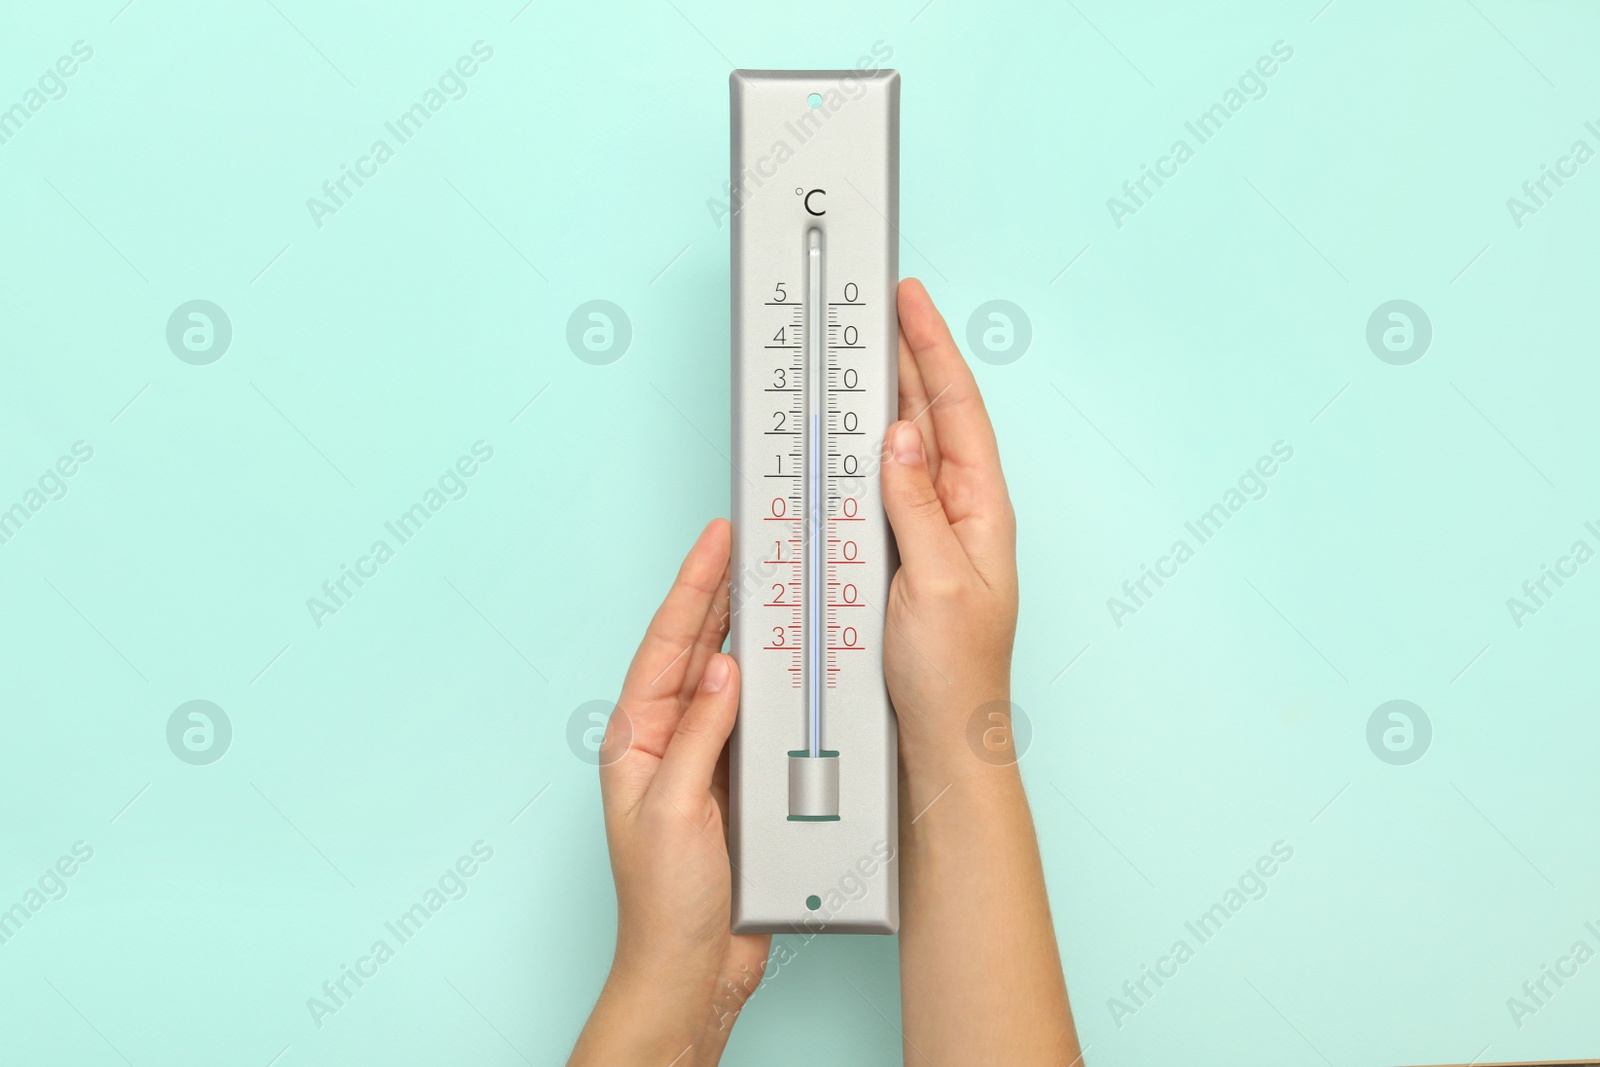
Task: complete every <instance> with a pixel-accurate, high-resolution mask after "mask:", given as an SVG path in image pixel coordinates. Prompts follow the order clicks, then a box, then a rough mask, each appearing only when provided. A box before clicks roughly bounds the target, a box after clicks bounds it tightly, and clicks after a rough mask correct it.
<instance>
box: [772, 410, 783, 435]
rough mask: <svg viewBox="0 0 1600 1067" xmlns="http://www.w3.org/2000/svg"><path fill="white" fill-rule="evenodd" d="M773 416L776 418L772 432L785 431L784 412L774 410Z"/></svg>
mask: <svg viewBox="0 0 1600 1067" xmlns="http://www.w3.org/2000/svg"><path fill="white" fill-rule="evenodd" d="M772 418H773V420H774V421H773V424H772V432H773V433H782V432H783V412H781V411H774V412H773V413H772Z"/></svg>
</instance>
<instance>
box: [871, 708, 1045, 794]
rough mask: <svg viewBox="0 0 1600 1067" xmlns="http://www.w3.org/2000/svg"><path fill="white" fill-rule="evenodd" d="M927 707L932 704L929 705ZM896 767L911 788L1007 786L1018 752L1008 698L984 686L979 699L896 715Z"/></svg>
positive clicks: (911, 710)
mask: <svg viewBox="0 0 1600 1067" xmlns="http://www.w3.org/2000/svg"><path fill="white" fill-rule="evenodd" d="M930 703H931V702H930ZM899 741H900V766H901V769H902V771H903V772H904V774H905V776H906V778H907V779H908V780H910V781H912V782H913V783H917V782H935V783H937V784H936V788H943V786H944V784H945V783H948V782H952V781H967V780H973V781H976V782H997V781H1005V780H1008V779H1009V778H1010V777H1012V776H1015V774H1016V764H1017V760H1018V752H1017V749H1016V738H1015V736H1014V723H1013V708H1012V704H1011V701H1010V692H1009V690H1008V689H1007V688H1005V687H1003V686H985V687H983V688H982V690H981V692H980V693H979V694H978V695H970V696H969V695H962V696H947V695H944V694H941V695H940V698H939V699H938V701H937V706H919V707H915V708H910V709H906V710H905V711H904V712H903V713H902V714H900V715H899Z"/></svg>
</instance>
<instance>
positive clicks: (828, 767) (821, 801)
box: [789, 751, 839, 822]
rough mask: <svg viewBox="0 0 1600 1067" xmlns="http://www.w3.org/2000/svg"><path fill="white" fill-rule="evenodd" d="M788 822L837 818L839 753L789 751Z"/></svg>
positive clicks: (826, 820)
mask: <svg viewBox="0 0 1600 1067" xmlns="http://www.w3.org/2000/svg"><path fill="white" fill-rule="evenodd" d="M789 821H790V822H838V821H839V753H837V752H828V751H823V752H819V753H817V754H816V755H815V756H813V755H812V754H811V753H810V752H806V751H800V752H791V753H789Z"/></svg>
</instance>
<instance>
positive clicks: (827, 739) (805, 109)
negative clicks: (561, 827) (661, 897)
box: [729, 70, 900, 933]
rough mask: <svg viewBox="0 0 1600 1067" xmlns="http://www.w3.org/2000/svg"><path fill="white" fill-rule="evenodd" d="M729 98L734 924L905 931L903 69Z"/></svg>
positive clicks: (816, 75) (805, 78)
mask: <svg viewBox="0 0 1600 1067" xmlns="http://www.w3.org/2000/svg"><path fill="white" fill-rule="evenodd" d="M729 88H730V94H731V113H732V172H733V188H732V193H731V195H732V198H733V200H732V207H733V236H732V256H733V259H732V356H733V378H732V383H733V386H732V399H733V418H732V432H733V465H734V472H733V526H734V531H733V563H732V570H731V575H732V579H731V581H732V586H733V591H732V592H733V601H732V612H733V616H732V621H731V626H730V635H731V642H732V644H731V648H732V652H733V655H734V657H735V659H737V660H738V662H739V668H740V671H741V675H742V688H741V691H740V700H739V720H738V725H737V726H736V727H735V729H734V734H733V740H732V743H731V749H730V775H729V790H730V801H731V803H730V808H731V812H730V826H729V844H730V851H731V854H732V859H733V866H734V876H733V929H734V931H735V932H736V933H757V932H763V931H772V932H782V931H814V932H824V931H826V932H835V933H839V932H855V933H893V932H894V931H895V930H896V929H897V928H898V926H899V867H898V863H897V856H898V840H897V832H896V830H897V797H898V788H897V757H896V729H895V718H894V711H893V709H892V708H891V707H890V704H889V698H888V693H887V691H886V689H885V687H884V679H883V637H884V626H885V619H884V616H885V613H886V611H887V609H888V594H889V580H890V578H891V576H892V575H893V573H894V568H895V565H896V557H895V554H894V541H893V538H892V537H891V535H890V532H889V526H888V521H887V519H886V518H885V517H884V512H883V504H882V499H881V496H880V494H879V489H878V466H879V459H880V452H881V445H882V441H883V435H884V432H885V431H886V430H887V429H888V427H889V424H890V423H891V422H892V421H893V420H894V418H895V414H896V410H897V407H898V383H897V380H896V377H897V376H896V370H897V366H898V338H899V319H898V317H897V315H896V312H895V285H896V283H897V281H898V279H899V263H898V257H897V245H896V242H897V240H898V219H899V186H900V174H899V172H900V160H899V154H900V76H899V74H898V73H896V72H894V71H873V72H864V71H749V70H740V71H735V72H734V73H733V75H732V76H731V78H730V79H729ZM813 104H816V105H817V106H813Z"/></svg>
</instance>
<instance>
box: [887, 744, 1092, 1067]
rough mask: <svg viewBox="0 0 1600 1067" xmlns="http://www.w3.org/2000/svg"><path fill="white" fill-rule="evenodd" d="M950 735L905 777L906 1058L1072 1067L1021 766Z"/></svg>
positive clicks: (917, 757) (1072, 1046)
mask: <svg viewBox="0 0 1600 1067" xmlns="http://www.w3.org/2000/svg"><path fill="white" fill-rule="evenodd" d="M950 740H951V741H952V742H953V743H952V744H941V745H939V746H938V748H939V753H938V755H936V756H928V755H925V754H921V753H912V754H910V759H911V761H912V762H910V763H908V764H907V765H906V773H905V775H904V776H903V778H902V787H901V788H902V795H901V805H900V811H901V817H900V899H901V914H902V922H901V927H900V974H901V1014H902V1019H903V1022H904V1026H905V1039H906V1049H905V1062H906V1063H907V1064H923V1063H927V1062H930V1061H931V1062H933V1063H939V1064H943V1063H1005V1064H1015V1065H1018V1067H1028V1065H1031V1064H1041V1065H1043V1064H1049V1065H1050V1067H1067V1065H1071V1064H1073V1063H1075V1062H1077V1059H1078V1044H1077V1038H1076V1036H1075V1034H1074V1031H1073V1027H1072V1016H1071V1012H1070V1010H1069V1008H1068V1006H1067V991H1066V985H1065V982H1064V980H1063V978H1062V973H1061V961H1060V956H1059V954H1058V952H1057V949H1056V941H1055V931H1054V927H1053V925H1052V923H1051V918H1050V905H1049V901H1048V899H1047V897H1046V893H1045V885H1044V872H1043V869H1042V867H1041V865H1040V861H1039V849H1038V844H1037V842H1036V839H1035V836H1034V828H1033V820H1032V818H1031V816H1030V815H1029V812H1028V801H1027V797H1026V795H1025V794H1024V792H1023V788H1022V780H1021V776H1020V775H1019V774H1018V773H1017V768H1016V767H1015V766H1014V765H1008V766H1001V767H995V766H990V765H989V764H987V763H984V762H983V761H981V760H978V759H975V758H973V755H972V753H971V752H970V751H969V750H968V749H967V747H966V745H965V743H964V741H963V739H961V738H960V737H954V738H951V739H950ZM902 758H903V759H904V758H906V757H904V756H903V757H902ZM947 786H948V789H946V787H947ZM941 791H943V795H940V794H941Z"/></svg>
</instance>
